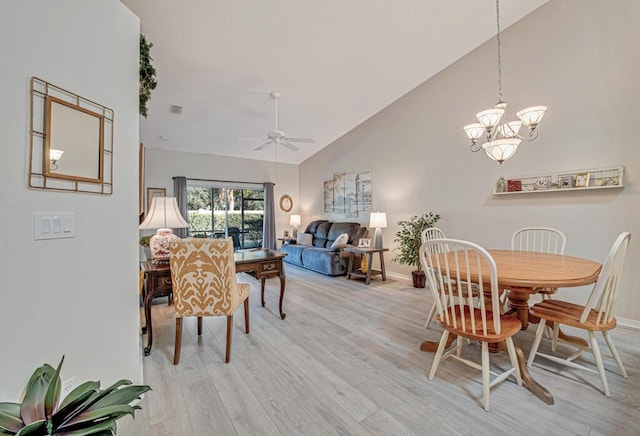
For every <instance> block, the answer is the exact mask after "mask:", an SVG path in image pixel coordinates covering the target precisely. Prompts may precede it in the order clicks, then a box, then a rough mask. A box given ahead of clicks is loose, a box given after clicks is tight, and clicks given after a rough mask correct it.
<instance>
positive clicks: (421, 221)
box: [392, 212, 440, 288]
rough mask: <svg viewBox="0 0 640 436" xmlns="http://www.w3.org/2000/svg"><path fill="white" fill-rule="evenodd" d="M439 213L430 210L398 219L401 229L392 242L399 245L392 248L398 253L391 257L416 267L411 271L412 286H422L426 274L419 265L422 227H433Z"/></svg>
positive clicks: (403, 263) (398, 261)
mask: <svg viewBox="0 0 640 436" xmlns="http://www.w3.org/2000/svg"><path fill="white" fill-rule="evenodd" d="M439 219H440V215H434V214H433V213H432V212H429V213H426V214H424V215H422V216H417V215H415V216H412V217H411V218H410V219H408V220H403V221H398V224H399V225H400V227H401V229H400V230H398V232H397V233H396V238H395V239H394V242H397V243H398V244H399V245H398V246H397V247H396V248H395V249H394V251H397V252H398V254H397V255H396V256H395V257H394V258H393V259H392V260H393V261H394V262H397V263H399V264H401V265H409V266H413V267H415V268H417V269H415V270H413V271H411V276H412V278H413V286H414V287H415V288H424V285H425V282H426V276H425V273H424V271H422V265H420V257H419V251H420V245H422V241H421V239H420V238H421V236H422V231H423V230H424V229H428V228H429V227H433V225H434V224H435V223H436V222H438V220H439Z"/></svg>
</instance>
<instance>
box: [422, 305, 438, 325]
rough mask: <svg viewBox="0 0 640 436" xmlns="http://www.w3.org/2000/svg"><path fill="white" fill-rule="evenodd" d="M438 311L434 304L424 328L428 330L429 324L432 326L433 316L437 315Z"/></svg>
mask: <svg viewBox="0 0 640 436" xmlns="http://www.w3.org/2000/svg"><path fill="white" fill-rule="evenodd" d="M436 309H437V305H436V303H435V302H434V303H433V306H431V310H430V311H429V316H427V322H426V323H424V328H426V329H428V328H429V324H431V320H432V319H433V316H434V315H435V314H436Z"/></svg>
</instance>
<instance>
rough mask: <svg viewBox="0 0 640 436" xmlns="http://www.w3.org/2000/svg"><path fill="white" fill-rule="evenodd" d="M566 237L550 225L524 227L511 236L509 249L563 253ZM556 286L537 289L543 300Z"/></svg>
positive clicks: (554, 290)
mask: <svg viewBox="0 0 640 436" xmlns="http://www.w3.org/2000/svg"><path fill="white" fill-rule="evenodd" d="M566 248H567V237H566V236H565V235H564V233H562V232H561V231H560V230H558V229H554V228H551V227H524V228H522V229H519V230H516V231H515V232H514V233H513V235H512V236H511V249H512V250H517V251H535V252H538V253H549V254H564V250H565V249H566ZM556 292H558V288H544V289H539V290H537V293H538V294H540V295H541V296H542V299H543V300H546V299H547V298H551V295H553V294H555V293H556Z"/></svg>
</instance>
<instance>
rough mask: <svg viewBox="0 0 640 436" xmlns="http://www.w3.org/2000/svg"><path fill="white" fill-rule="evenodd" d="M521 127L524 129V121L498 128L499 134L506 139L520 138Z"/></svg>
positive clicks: (513, 122) (512, 122)
mask: <svg viewBox="0 0 640 436" xmlns="http://www.w3.org/2000/svg"><path fill="white" fill-rule="evenodd" d="M520 127H522V121H511V122H510V123H507V124H502V125H500V126H498V132H500V134H501V135H502V136H504V137H505V138H515V137H517V136H518V131H519V130H520Z"/></svg>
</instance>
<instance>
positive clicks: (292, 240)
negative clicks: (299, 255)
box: [278, 238, 297, 245]
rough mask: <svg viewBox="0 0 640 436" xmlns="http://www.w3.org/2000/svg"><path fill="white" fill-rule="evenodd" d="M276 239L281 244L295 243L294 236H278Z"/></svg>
mask: <svg viewBox="0 0 640 436" xmlns="http://www.w3.org/2000/svg"><path fill="white" fill-rule="evenodd" d="M278 241H280V242H281V243H282V245H289V244H295V243H296V241H297V239H296V238H278Z"/></svg>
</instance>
